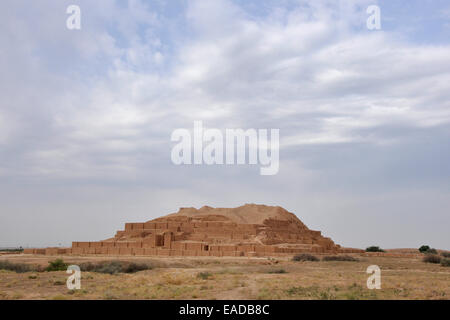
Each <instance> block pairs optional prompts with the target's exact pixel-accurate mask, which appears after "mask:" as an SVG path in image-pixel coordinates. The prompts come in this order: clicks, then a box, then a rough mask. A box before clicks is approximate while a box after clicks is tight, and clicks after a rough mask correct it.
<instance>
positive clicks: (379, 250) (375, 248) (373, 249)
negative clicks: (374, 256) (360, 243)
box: [366, 246, 385, 252]
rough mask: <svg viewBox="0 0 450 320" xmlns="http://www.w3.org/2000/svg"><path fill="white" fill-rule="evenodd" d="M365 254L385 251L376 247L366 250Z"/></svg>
mask: <svg viewBox="0 0 450 320" xmlns="http://www.w3.org/2000/svg"><path fill="white" fill-rule="evenodd" d="M366 252H385V251H384V250H383V249H381V248H380V247H378V246H370V247H367V248H366Z"/></svg>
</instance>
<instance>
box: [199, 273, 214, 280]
mask: <svg viewBox="0 0 450 320" xmlns="http://www.w3.org/2000/svg"><path fill="white" fill-rule="evenodd" d="M211 276H212V274H211V273H210V272H199V273H197V278H200V279H202V280H208V279H209V277H211Z"/></svg>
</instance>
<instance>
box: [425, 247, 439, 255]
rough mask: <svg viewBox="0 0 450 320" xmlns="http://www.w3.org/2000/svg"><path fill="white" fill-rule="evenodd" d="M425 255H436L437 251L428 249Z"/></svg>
mask: <svg viewBox="0 0 450 320" xmlns="http://www.w3.org/2000/svg"><path fill="white" fill-rule="evenodd" d="M424 253H425V254H438V252H437V250H436V249H434V248H431V249H428V250H427V251H425V252H424Z"/></svg>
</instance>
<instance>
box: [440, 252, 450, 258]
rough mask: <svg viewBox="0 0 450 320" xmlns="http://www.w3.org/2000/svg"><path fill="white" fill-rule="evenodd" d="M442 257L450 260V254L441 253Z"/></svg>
mask: <svg viewBox="0 0 450 320" xmlns="http://www.w3.org/2000/svg"><path fill="white" fill-rule="evenodd" d="M441 256H443V257H445V258H450V252H441Z"/></svg>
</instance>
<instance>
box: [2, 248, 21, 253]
mask: <svg viewBox="0 0 450 320" xmlns="http://www.w3.org/2000/svg"><path fill="white" fill-rule="evenodd" d="M0 252H8V253H14V252H17V253H20V252H23V248H22V247H19V248H9V249H1V250H0Z"/></svg>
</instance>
